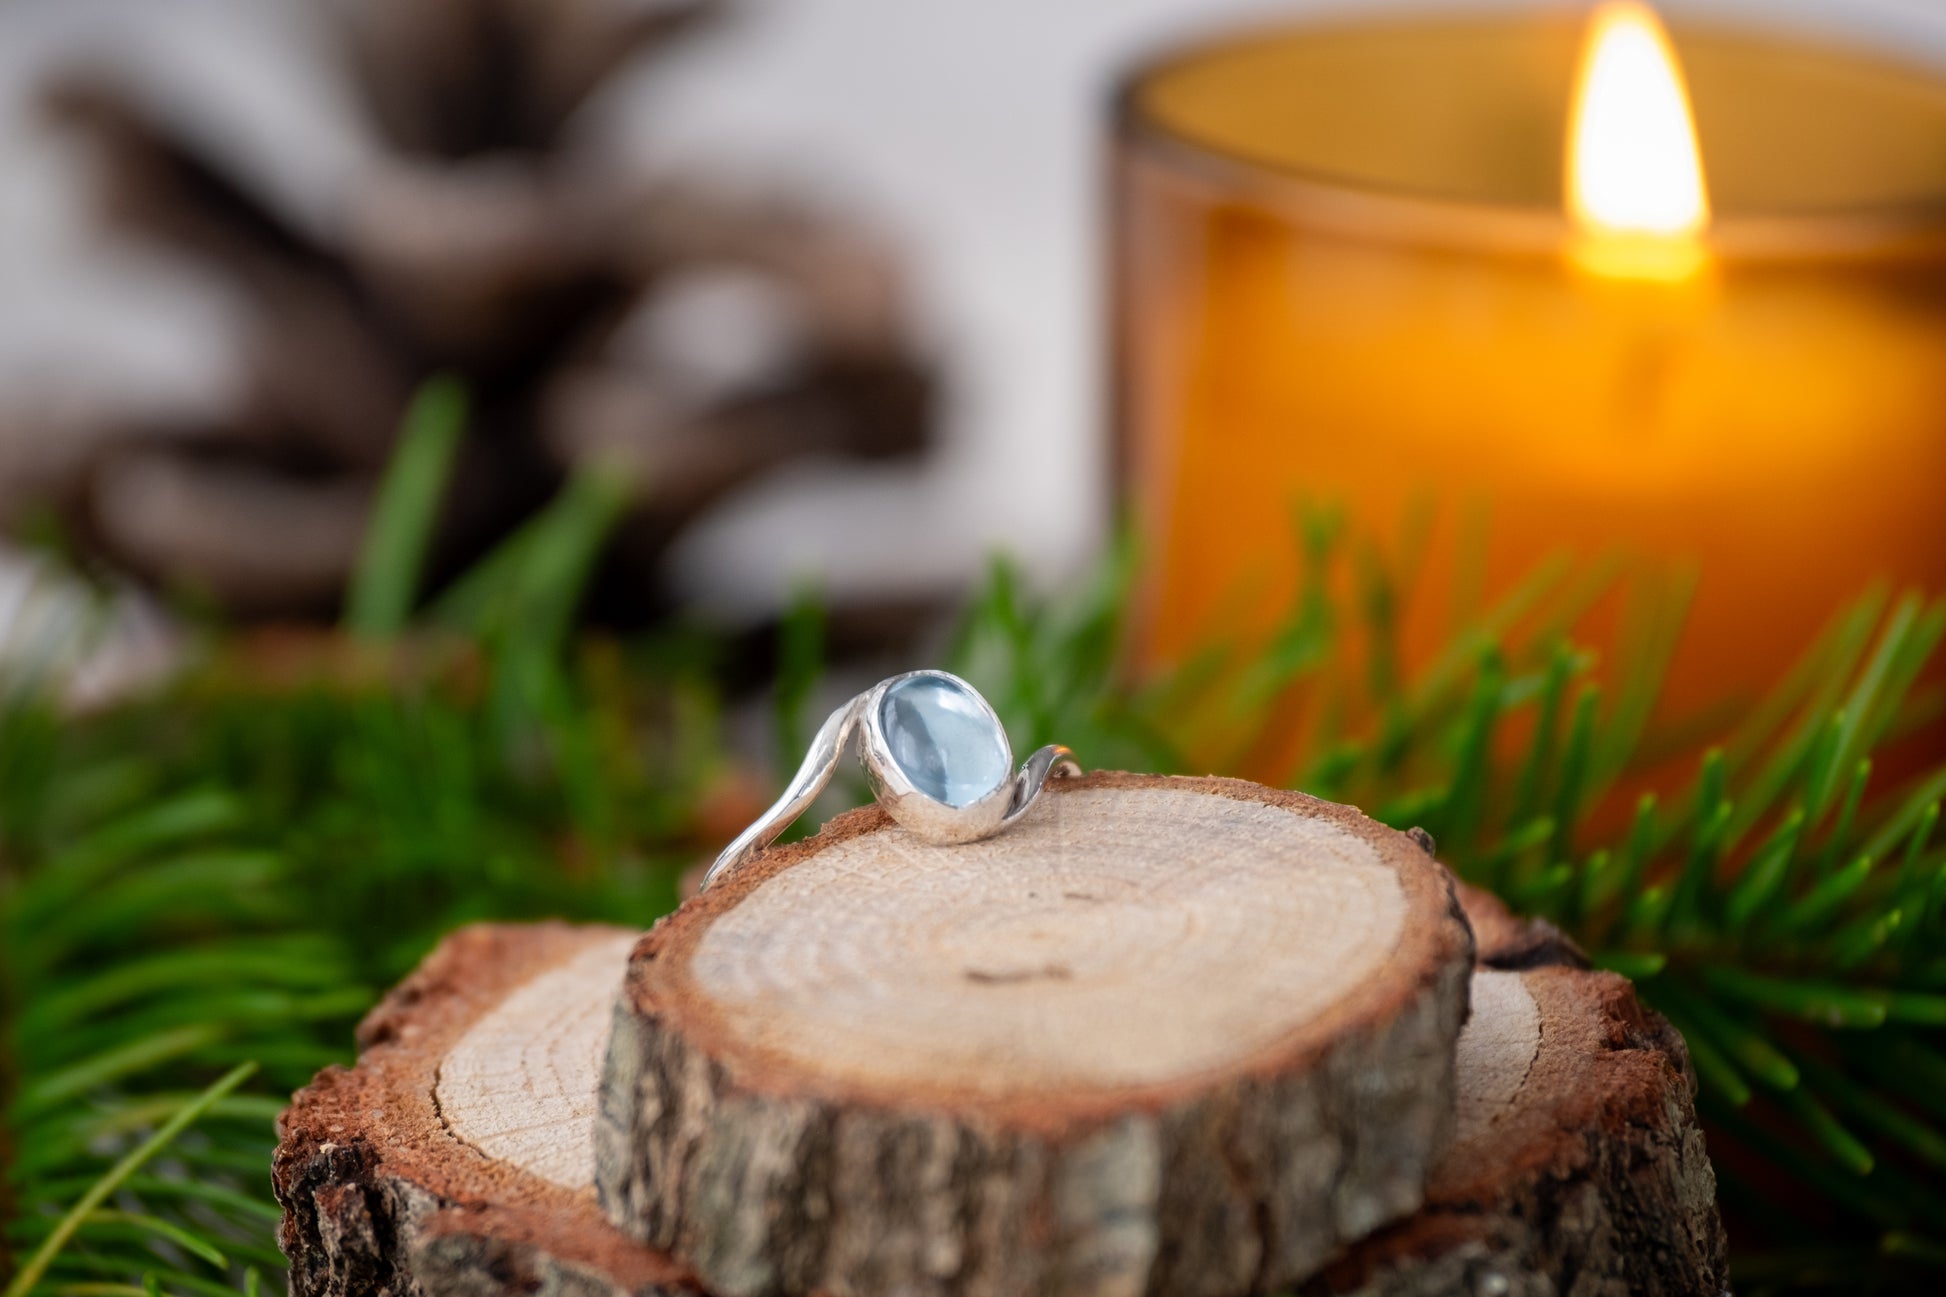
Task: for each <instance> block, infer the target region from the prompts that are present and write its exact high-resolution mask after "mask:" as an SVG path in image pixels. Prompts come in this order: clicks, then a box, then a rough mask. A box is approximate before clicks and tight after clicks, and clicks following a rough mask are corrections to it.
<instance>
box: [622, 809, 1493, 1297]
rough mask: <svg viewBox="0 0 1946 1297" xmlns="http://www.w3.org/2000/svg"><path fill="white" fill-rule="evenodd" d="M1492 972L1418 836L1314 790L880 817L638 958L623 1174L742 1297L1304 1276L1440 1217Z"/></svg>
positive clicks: (787, 864) (792, 852) (630, 1005)
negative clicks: (1427, 1216)
mask: <svg viewBox="0 0 1946 1297" xmlns="http://www.w3.org/2000/svg"><path fill="white" fill-rule="evenodd" d="M1471 963H1472V940H1471V937H1470V934H1469V933H1468V931H1467V929H1466V927H1465V924H1464V922H1463V921H1462V919H1461V917H1460V915H1459V912H1458V908H1457V905H1456V903H1455V902H1454V900H1453V894H1452V886H1451V880H1450V878H1449V877H1448V876H1447V874H1446V872H1445V871H1444V870H1443V869H1442V868H1441V867H1440V866H1439V865H1437V864H1436V863H1435V862H1434V861H1433V860H1432V859H1431V858H1430V856H1428V855H1427V854H1426V853H1425V852H1424V851H1422V850H1421V849H1420V847H1419V845H1418V844H1417V843H1416V842H1415V841H1414V840H1412V839H1410V838H1408V837H1406V836H1405V835H1404V834H1400V833H1396V832H1394V831H1392V830H1390V829H1387V828H1385V827H1383V826H1381V825H1379V824H1377V823H1375V822H1374V821H1372V820H1369V819H1367V818H1366V817H1364V816H1363V815H1360V814H1359V813H1358V812H1356V811H1354V810H1351V809H1349V808H1346V807H1341V806H1334V805H1331V804H1329V803H1325V802H1320V801H1318V800H1316V799H1314V798H1309V797H1305V796H1303V795H1301V794H1296V793H1285V792H1277V791H1273V790H1270V789H1266V788H1262V787H1259V786H1257V785H1254V784H1246V783H1242V782H1239V781H1235V780H1218V779H1165V778H1159V777H1153V776H1132V775H1096V776H1091V777H1089V778H1086V779H1081V780H1072V781H1062V782H1061V783H1060V784H1058V785H1050V789H1049V793H1048V795H1046V796H1044V797H1043V798H1042V800H1041V801H1040V802H1039V803H1038V804H1037V805H1036V806H1035V808H1034V809H1033V810H1032V811H1030V812H1029V814H1028V815H1027V816H1026V817H1025V818H1024V819H1023V820H1022V821H1021V822H1020V823H1018V824H1017V825H1015V826H1014V827H1013V828H1012V829H1010V830H1008V831H1007V832H1005V833H1002V834H1000V835H998V836H996V837H993V838H990V839H987V840H985V841H982V842H978V843H972V844H965V845H959V846H952V847H930V846H927V845H925V844H923V843H920V842H918V841H916V840H915V839H913V838H912V837H910V836H909V835H908V834H906V833H905V832H904V831H902V830H899V829H897V828H895V827H894V826H892V825H891V824H890V822H889V820H888V819H887V818H886V817H885V816H884V815H883V813H882V812H880V811H878V810H877V808H875V807H874V808H867V809H865V810H863V811H859V812H854V813H853V814H851V815H848V816H845V817H843V818H841V819H839V820H838V821H836V822H835V823H834V824H833V825H831V826H830V827H828V828H827V829H826V830H825V832H823V833H822V834H820V835H819V836H818V837H816V838H814V839H811V840H810V841H808V842H805V843H802V844H799V845H797V846H795V847H790V848H786V849H783V850H779V851H775V852H772V853H770V854H768V855H766V856H765V857H762V858H760V859H759V860H757V861H755V862H753V863H752V864H750V865H748V866H746V867H745V868H744V869H742V870H741V871H739V872H738V873H736V874H733V875H731V876H729V877H728V878H727V879H725V880H724V881H723V882H721V883H719V884H718V885H717V886H716V887H715V888H713V889H711V890H710V891H708V892H706V893H704V894H703V895H702V896H701V897H699V898H698V899H697V900H696V901H694V902H692V903H691V904H689V905H686V906H684V907H683V909H682V910H680V911H679V912H678V913H677V914H675V915H674V916H672V917H671V918H669V919H667V920H665V921H664V922H663V923H661V924H660V925H658V926H657V928H656V929H655V931H654V932H652V933H651V934H650V935H649V937H648V938H647V939H646V940H645V941H644V942H643V944H642V945H641V946H640V947H639V948H638V949H637V950H636V952H635V955H634V957H633V959H632V960H631V963H630V967H629V976H628V980H627V982H626V985H625V988H624V991H623V995H622V1000H621V1003H620V1005H619V1006H618V1008H617V1011H616V1017H615V1026H614V1034H613V1037H612V1039H611V1042H610V1045H609V1050H608V1060H607V1067H606V1071H605V1075H604V1078H603V1082H602V1099H601V1113H600V1119H599V1121H598V1123H597V1128H596V1156H597V1161H596V1166H597V1174H596V1179H597V1183H598V1186H599V1188H600V1190H601V1194H602V1200H603V1203H604V1205H605V1207H606V1209H607V1211H608V1214H609V1216H610V1218H611V1219H612V1220H614V1221H615V1222H616V1223H617V1224H618V1225H619V1226H620V1227H621V1228H622V1229H623V1230H624V1231H625V1232H627V1233H629V1234H630V1235H632V1236H634V1237H636V1238H639V1239H641V1240H642V1241H644V1242H646V1243H649V1244H651V1245H653V1246H655V1247H658V1248H663V1249H667V1250H669V1251H671V1252H673V1253H675V1254H676V1255H679V1256H681V1257H683V1258H684V1259H685V1260H687V1261H688V1262H689V1263H690V1264H691V1265H692V1266H693V1267H694V1268H695V1270H696V1271H697V1273H698V1274H699V1275H700V1276H701V1277H702V1279H703V1280H704V1282H705V1283H706V1285H707V1286H708V1287H709V1288H710V1289H711V1290H712V1291H715V1292H718V1293H721V1294H723V1295H724V1297H767V1295H769V1294H788V1293H804V1292H811V1291H823V1292H830V1293H834V1294H839V1295H840V1297H846V1295H849V1294H860V1295H863V1294H874V1293H889V1292H897V1293H910V1294H940V1295H941V1297H944V1295H945V1294H954V1295H955V1297H985V1295H986V1294H994V1295H996V1297H998V1295H1001V1294H1021V1293H1033V1294H1137V1293H1158V1294H1160V1293H1167V1294H1210V1295H1212V1297H1225V1295H1229V1294H1238V1293H1245V1292H1261V1291H1265V1290H1269V1289H1274V1288H1278V1287H1281V1286H1285V1285H1288V1284H1291V1283H1293V1282H1296V1281H1298V1280H1300V1279H1303V1278H1305V1277H1306V1276H1307V1275H1309V1274H1311V1273H1312V1272H1313V1271H1314V1270H1316V1269H1317V1267H1318V1266H1319V1265H1320V1264H1322V1263H1323V1262H1324V1261H1326V1260H1327V1259H1329V1258H1330V1257H1331V1256H1332V1255H1333V1254H1334V1253H1335V1252H1337V1251H1338V1250H1339V1249H1340V1248H1341V1247H1342V1246H1344V1245H1345V1244H1346V1243H1348V1242H1350V1241H1352V1240H1354V1239H1356V1238H1359V1237H1361V1236H1363V1235H1364V1234H1366V1233H1368V1232H1370V1231H1371V1230H1373V1229H1375V1228H1377V1227H1379V1226H1381V1225H1383V1224H1384V1223H1386V1222H1388V1221H1391V1220H1395V1219H1397V1218H1399V1217H1401V1216H1404V1215H1406V1214H1408V1213H1410V1212H1412V1211H1413V1210H1414V1209H1415V1208H1417V1207H1418V1205H1419V1203H1420V1201H1421V1198H1422V1195H1423V1190H1424V1184H1425V1179H1426V1175H1427V1172H1428V1170H1429V1168H1430V1166H1431V1165H1432V1163H1433V1161H1434V1160H1435V1159H1436V1158H1437V1157H1438V1155H1439V1154H1440V1153H1441V1152H1442V1151H1443V1150H1444V1147H1445V1145H1446V1142H1447V1140H1448V1138H1449V1135H1450V1132H1451V1127H1452V1121H1453V1112H1454V1099H1453V1095H1454V1091H1453V1058H1454V1053H1453V1049H1454V1041H1455V1039H1456V1038H1457V1035H1458V1032H1459V1027H1460V1022H1461V1020H1462V1018H1463V1017H1464V1014H1465V996H1466V990H1467V980H1468V976H1469V972H1470V968H1471Z"/></svg>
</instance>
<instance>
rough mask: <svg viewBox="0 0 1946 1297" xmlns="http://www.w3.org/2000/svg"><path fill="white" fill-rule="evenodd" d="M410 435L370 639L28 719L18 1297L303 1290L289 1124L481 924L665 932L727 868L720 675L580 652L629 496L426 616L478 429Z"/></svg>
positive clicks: (17, 830) (10, 937)
mask: <svg viewBox="0 0 1946 1297" xmlns="http://www.w3.org/2000/svg"><path fill="white" fill-rule="evenodd" d="M414 408H415V417H414V419H413V420H412V422H411V423H410V424H409V425H408V427H407V429H406V431H405V435H404V438H403V444H402V448H401V450H400V452H399V455H398V458H397V460H396V461H395V465H394V470H393V476H392V478H391V480H390V481H389V482H388V485H387V487H386V489H385V491H384V492H383V499H382V503H381V508H380V512H379V515H378V517H377V519H376V521H375V524H374V527H373V532H372V539H371V541H370V543H369V544H368V546H367V551H366V562H365V563H364V564H363V565H362V567H361V574H362V575H361V580H360V586H359V588H358V589H356V590H354V592H353V594H352V597H351V599H350V600H349V604H348V608H349V610H348V614H347V620H348V624H349V627H350V629H351V631H352V632H353V633H351V634H348V635H346V636H344V637H336V636H321V635H320V636H306V635H301V634H292V633H286V634H281V635H257V636H223V635H219V636H218V637H217V639H218V643H217V645H216V647H215V648H214V649H213V650H212V651H211V653H210V654H209V656H208V658H207V660H206V661H204V662H203V663H202V664H201V665H200V666H199V667H198V668H196V669H195V670H194V671H193V672H192V673H191V674H190V675H188V676H187V677H185V678H183V679H181V680H179V681H177V682H176V683H174V684H173V685H172V686H170V687H168V688H166V689H164V690H163V691H161V692H160V693H158V694H154V695H150V696H144V697H139V698H135V699H131V700H128V701H126V702H124V703H122V704H121V705H119V706H117V707H114V708H112V709H109V710H106V711H100V712H92V713H86V714H80V715H76V714H72V713H70V712H68V711H66V710H64V709H63V708H62V707H61V706H60V705H59V704H58V703H57V701H56V700H55V699H54V697H53V696H52V694H51V691H49V690H46V689H13V690H9V691H5V692H3V693H0V992H3V993H4V996H5V1000H4V1009H5V1021H6V1034H5V1037H4V1043H3V1044H0V1078H4V1080H5V1081H6V1086H5V1092H4V1095H0V1097H4V1100H5V1114H6V1115H5V1122H4V1125H3V1126H0V1162H4V1170H5V1184H6V1186H7V1192H6V1194H5V1196H3V1197H0V1224H4V1235H0V1238H4V1248H3V1249H0V1250H4V1252H5V1254H6V1255H7V1256H8V1257H9V1258H10V1259H9V1261H8V1263H7V1264H6V1265H4V1266H0V1275H7V1276H8V1277H7V1278H5V1279H0V1289H4V1297H26V1295H27V1294H30V1293H31V1294H36V1295H37V1297H52V1295H55V1294H65V1295H66V1297H117V1295H119V1294H130V1297H133V1295H135V1294H149V1293H158V1292H167V1293H184V1294H198V1293H232V1292H235V1291H238V1290H239V1289H240V1290H242V1291H244V1292H246V1293H255V1292H256V1291H258V1290H259V1288H266V1289H273V1290H274V1289H280V1288H281V1287H282V1283H283V1275H284V1266H283V1262H282V1258H281V1256H280V1255H279V1253H278V1251H277V1248H276V1244H275V1238H274V1229H275V1224H276V1220H277V1217H278V1211H277V1208H276V1205H275V1203H274V1202H273V1201H272V1200H271V1196H270V1186H269V1167H270V1156H271V1151H272V1147H273V1142H274V1136H273V1130H272V1123H273V1121H274V1119H275V1116H276V1114H277V1112H278V1111H279V1110H280V1109H281V1108H282V1107H283V1105H284V1103H285V1101H286V1099H287V1097H288V1095H289V1094H290V1092H291V1091H292V1090H293V1089H294V1088H296V1087H297V1086H300V1085H302V1084H304V1083H305V1082H306V1081H308V1080H309V1078H310V1077H311V1076H312V1075H313V1074H314V1073H315V1072H316V1071H317V1070H318V1069H319V1068H321V1067H323V1066H326V1065H327V1064H331V1063H342V1062H347V1061H349V1060H348V1052H349V1048H350V1040H351V1027H352V1024H353V1023H354V1022H355V1021H356V1020H357V1018H358V1017H359V1016H360V1015H361V1014H362V1013H364V1012H365V1010H367V1009H368V1008H369V1007H370V1006H371V1004H372V1003H373V1001H374V1000H375V999H376V997H377V995H378V994H379V993H380V992H381V991H382V990H383V988H385V987H387V986H389V985H391V984H392V983H393V982H395V981H396V980H398V978H399V977H401V976H402V975H403V974H404V973H405V972H406V971H408V970H409V969H410V968H411V967H412V965H413V964H414V963H416V962H417V961H418V959H419V958H420V957H421V956H422V955H423V954H424V953H425V952H426V951H427V949H429V947H430V946H431V945H432V943H433V942H435V941H436V940H437V939H438V938H439V937H440V936H441V935H443V934H444V933H445V932H446V931H448V930H450V929H451V928H453V927H454V926H457V925H458V924H460V923H463V922H467V921H470V920H474V919H482V918H495V917H503V918H521V917H531V916H533V915H535V914H542V913H546V914H557V913H558V914H564V915H567V916H569V917H582V918H595V917H608V918H615V917H626V918H628V919H634V920H637V921H640V920H643V919H646V918H647V917H652V916H653V915H655V914H658V913H660V912H662V911H663V910H665V909H667V908H668V907H669V906H671V905H672V904H673V903H674V900H675V879H676V875H677V870H678V868H679V867H680V866H681V865H682V864H684V863H686V862H688V861H689V860H690V859H693V857H694V856H695V855H696V854H697V853H698V852H699V851H701V850H703V849H704V844H702V843H700V842H697V841H695V840H693V838H692V833H693V830H692V826H693V824H694V817H695V814H696V811H695V808H696V807H697V806H698V805H699V804H701V803H703V802H704V801H705V796H704V794H705V791H706V789H707V786H708V785H709V784H710V782H711V781H712V780H714V779H715V778H717V777H719V776H720V775H721V773H722V772H723V768H724V760H723V757H722V755H721V752H720V749H719V748H718V746H717V744H716V735H717V732H718V730H719V728H720V727H719V726H718V724H717V722H716V719H715V714H714V704H713V702H712V698H711V693H710V691H709V689H708V687H707V685H706V683H705V672H704V670H703V667H704V666H705V665H706V661H705V659H704V658H703V656H702V655H701V652H700V650H699V646H696V645H692V644H688V643H686V642H683V641H681V640H679V639H677V638H675V637H668V636H665V637H663V638H661V639H658V640H655V641H652V642H642V643H638V644H631V645H627V646H623V645H618V644H612V643H603V642H600V641H594V640H587V641H582V642H578V643H576V644H574V645H572V646H569V645H567V644H566V638H567V632H568V627H569V625H570V622H571V617H572V614H573V610H574V605H575V602H576V598H577V594H578V591H579V590H580V589H581V586H582V584H583V581H584V577H585V574H586V572H587V570H588V568H589V566H590V565H591V564H592V562H593V561H594V559H595V558H596V556H597V555H598V553H599V551H600V548H601V544H602V542H603V539H604V537H605V535H606V533H607V531H608V529H609V528H610V527H611V526H612V524H613V522H614V520H615V519H616V518H617V517H618V516H619V512H620V506H621V503H622V501H623V497H624V492H623V490H622V488H621V486H620V479H619V478H617V477H615V476H613V475H610V474H605V473H603V472H601V471H600V470H591V471H589V472H587V473H585V474H583V475H582V476H581V477H579V478H577V479H576V480H575V481H573V482H572V483H571V484H570V485H569V486H568V487H567V488H566V489H565V491H564V492H563V494H562V495H561V497H560V498H559V499H558V500H557V501H555V503H554V504H553V505H552V506H550V507H549V508H548V509H547V510H545V511H543V512H542V514H541V515H539V516H538V517H537V518H536V519H535V521H534V522H533V523H531V524H530V525H529V526H528V527H527V528H526V529H525V530H524V531H523V532H521V533H520V534H519V535H517V536H515V537H514V538H512V539H510V540H509V541H508V542H506V544H505V545H504V546H503V547H502V548H501V549H500V550H498V551H496V552H495V553H494V554H492V555H490V556H489V557H488V558H487V559H486V560H485V561H484V562H483V564H482V565H481V567H480V568H479V569H478V570H477V571H475V572H473V573H471V574H469V575H467V576H465V577H462V578H461V579H460V580H459V581H457V582H456V583H454V584H453V585H452V586H451V587H449V588H448V589H447V590H446V591H445V592H444V593H443V594H442V595H441V596H440V597H439V598H438V599H436V600H435V601H433V602H432V603H431V604H430V605H429V606H428V607H426V608H425V609H424V610H423V611H422V612H421V613H420V614H419V615H418V616H417V617H416V618H412V619H409V618H408V616H407V614H408V612H409V611H410V609H411V608H412V606H413V605H414V604H415V603H416V602H417V587H418V580H419V578H418V564H419V561H420V559H421V557H422V556H423V554H424V553H425V548H426V547H425V539H426V537H427V535H428V534H429V530H430V526H431V520H432V515H433V513H434V512H435V511H436V509H437V507H438V503H439V496H440V493H441V492H440V489H439V488H440V486H441V483H442V480H443V475H444V469H443V464H444V461H445V459H446V458H447V457H446V456H445V455H444V448H445V447H446V446H449V445H450V443H451V441H452V440H453V437H454V436H455V433H456V422H455V421H456V419H457V418H458V413H459V409H458V406H457V404H456V397H455V394H454V393H453V392H452V391H451V390H450V389H440V388H434V389H433V390H431V391H429V393H428V394H427V395H426V396H425V397H423V398H422V399H421V400H420V401H419V402H418V403H417V405H416V406H415V407H414ZM0 684H4V682H0Z"/></svg>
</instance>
